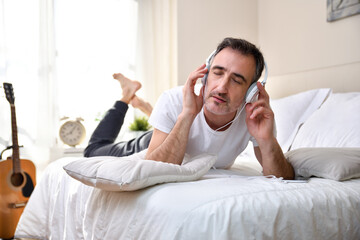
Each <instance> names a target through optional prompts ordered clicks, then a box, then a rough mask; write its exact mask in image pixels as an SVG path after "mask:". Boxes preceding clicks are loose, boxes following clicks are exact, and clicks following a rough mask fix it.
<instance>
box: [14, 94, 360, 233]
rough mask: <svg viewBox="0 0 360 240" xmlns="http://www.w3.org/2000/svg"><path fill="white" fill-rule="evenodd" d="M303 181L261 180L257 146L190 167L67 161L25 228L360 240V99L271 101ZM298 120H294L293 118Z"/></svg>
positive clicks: (21, 227) (42, 191)
mask: <svg viewBox="0 0 360 240" xmlns="http://www.w3.org/2000/svg"><path fill="white" fill-rule="evenodd" d="M271 106H272V108H273V110H274V113H275V118H276V122H277V136H278V141H279V143H280V145H281V147H282V149H283V151H284V152H285V156H286V157H287V159H288V161H289V162H290V163H291V164H292V165H293V166H294V169H295V174H296V181H287V180H284V179H281V178H276V177H273V176H262V172H261V171H262V169H261V166H260V165H259V163H258V162H257V161H256V159H255V156H254V154H253V152H252V150H251V148H252V146H248V148H247V149H246V150H245V151H244V152H243V153H242V154H241V155H240V156H239V157H238V158H237V159H236V161H235V163H234V165H233V166H232V167H231V168H229V169H214V168H212V165H213V163H214V161H216V156H211V155H206V154H204V155H201V156H197V157H196V158H195V159H190V158H185V162H184V164H183V165H182V166H177V165H173V164H166V163H160V162H155V161H144V160H142V159H143V157H144V155H145V153H146V151H143V152H141V153H138V154H135V155H134V156H129V157H125V158H122V159H119V158H114V157H96V158H89V159H85V158H80V159H79V158H62V159H59V160H57V161H55V162H53V163H51V164H50V165H49V166H48V167H47V169H46V170H45V173H44V174H43V177H42V179H41V181H40V182H39V183H38V185H37V186H36V188H35V190H34V192H33V194H32V196H31V198H30V200H29V202H28V204H27V206H26V208H25V210H24V213H23V215H22V217H21V219H20V221H19V224H18V226H17V229H16V233H15V237H17V238H34V239H360V128H359V123H360V111H359V109H360V93H359V92H350V93H333V92H332V90H331V89H326V88H323V89H314V90H309V91H305V92H301V93H298V94H295V95H291V96H288V97H285V98H281V99H276V100H272V101H271ZM289 113H290V114H289Z"/></svg>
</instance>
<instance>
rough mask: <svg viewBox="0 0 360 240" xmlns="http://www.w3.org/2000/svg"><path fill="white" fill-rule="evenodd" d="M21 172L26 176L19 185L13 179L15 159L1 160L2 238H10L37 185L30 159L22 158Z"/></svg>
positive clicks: (0, 227) (0, 220) (0, 225)
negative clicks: (13, 182)
mask: <svg viewBox="0 0 360 240" xmlns="http://www.w3.org/2000/svg"><path fill="white" fill-rule="evenodd" d="M20 163H21V174H22V176H23V177H24V178H23V181H22V182H21V184H20V185H19V186H14V184H12V181H11V176H12V175H13V160H12V159H9V158H8V159H7V160H4V161H1V162H0V238H5V239H7V238H8V239H10V238H12V237H13V236H14V234H15V229H16V226H17V223H18V221H19V218H20V216H21V214H22V212H23V210H24V207H25V205H26V203H27V201H28V199H29V197H30V195H31V193H32V191H33V190H34V187H35V185H36V169H35V165H34V163H33V162H31V161H30V160H25V159H20Z"/></svg>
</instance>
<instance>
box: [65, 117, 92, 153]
mask: <svg viewBox="0 0 360 240" xmlns="http://www.w3.org/2000/svg"><path fill="white" fill-rule="evenodd" d="M65 119H68V117H65V118H62V119H61V120H65ZM81 121H83V119H82V118H77V119H76V120H66V121H65V122H64V123H63V124H62V125H61V126H60V130H59V137H60V139H61V141H62V142H63V143H65V144H66V145H69V146H71V147H75V146H76V145H79V144H81V143H82V142H83V141H84V139H85V136H86V130H85V127H84V125H83V124H82V123H81Z"/></svg>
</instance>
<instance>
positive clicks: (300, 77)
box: [177, 0, 360, 98]
mask: <svg viewBox="0 0 360 240" xmlns="http://www.w3.org/2000/svg"><path fill="white" fill-rule="evenodd" d="M177 5H178V12H177V15H178V16H177V44H178V48H177V49H178V52H177V55H178V58H177V59H178V62H177V66H178V67H177V73H178V74H177V76H178V80H177V82H178V84H179V85H180V84H183V83H184V82H185V81H186V79H187V76H188V75H189V73H190V72H191V71H193V70H194V69H195V68H196V67H197V66H199V65H200V64H201V63H203V62H204V61H205V59H206V57H207V56H208V55H209V54H210V53H211V51H212V50H213V49H214V48H215V47H216V45H217V44H218V43H219V42H220V41H221V40H222V39H223V38H224V37H228V36H232V37H241V38H245V39H247V40H249V41H250V42H253V43H254V44H256V45H257V46H259V47H260V49H261V50H262V52H263V53H264V56H265V58H266V61H267V63H268V66H269V81H268V84H267V89H268V91H269V93H270V95H271V96H272V97H273V98H278V97H283V96H286V95H289V94H292V93H297V92H300V91H304V90H307V89H311V88H318V87H331V88H333V89H334V90H335V91H351V90H356V91H360V15H356V16H352V17H348V18H344V19H341V20H338V21H335V22H327V21H326V0H291V1H289V0H271V1H269V0H178V1H177Z"/></svg>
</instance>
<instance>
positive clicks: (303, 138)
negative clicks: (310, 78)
mask: <svg viewBox="0 0 360 240" xmlns="http://www.w3.org/2000/svg"><path fill="white" fill-rule="evenodd" d="M304 147H360V93H359V92H357V93H333V94H331V95H330V96H329V98H328V100H326V102H325V103H324V104H323V105H322V106H321V108H320V109H319V110H317V111H316V112H315V113H314V114H312V115H311V117H310V118H309V119H308V120H307V121H306V122H305V123H304V125H303V126H302V127H301V128H300V130H299V132H298V134H297V135H296V137H295V139H294V143H293V145H292V146H291V149H297V148H304Z"/></svg>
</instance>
